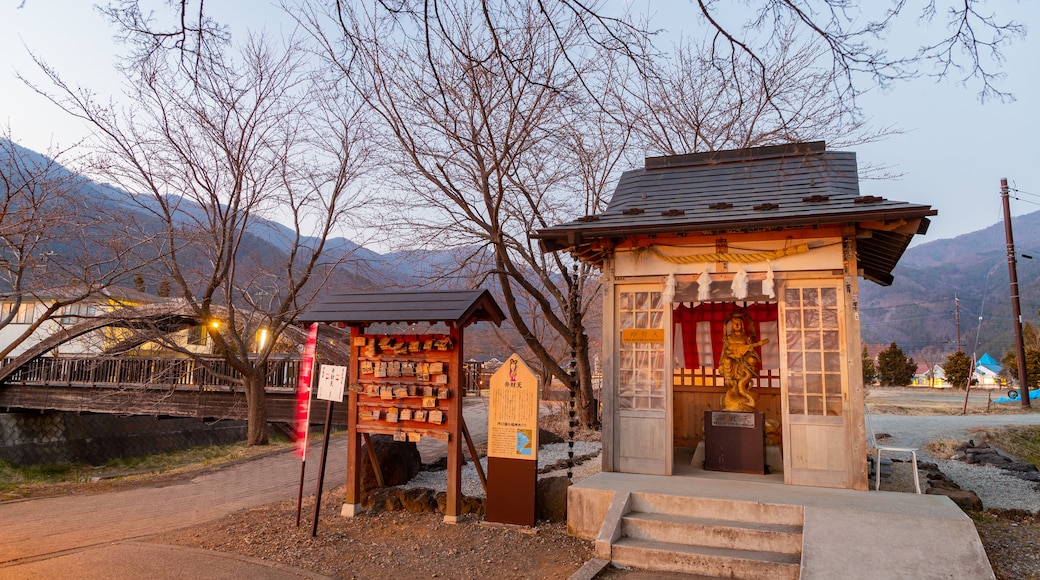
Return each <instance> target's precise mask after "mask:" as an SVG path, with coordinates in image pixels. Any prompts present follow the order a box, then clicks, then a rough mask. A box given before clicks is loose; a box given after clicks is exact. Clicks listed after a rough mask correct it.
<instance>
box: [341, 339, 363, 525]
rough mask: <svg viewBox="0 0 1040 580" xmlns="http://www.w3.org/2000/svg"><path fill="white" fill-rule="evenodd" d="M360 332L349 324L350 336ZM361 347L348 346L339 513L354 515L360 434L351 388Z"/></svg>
mask: <svg viewBox="0 0 1040 580" xmlns="http://www.w3.org/2000/svg"><path fill="white" fill-rule="evenodd" d="M360 334H361V327H360V326H351V327H350V335H351V336H352V337H354V336H359V335H360ZM360 358H361V348H360V347H357V346H353V345H352V346H351V347H350V372H349V373H348V376H349V379H348V381H347V386H348V389H347V490H346V499H344V501H343V510H342V513H341V515H343V516H345V517H351V518H352V517H354V516H356V515H357V514H358V513H360V512H361V435H359V434H358V432H357V417H358V394H357V391H355V390H354V389H352V388H349V387H351V386H353V385H356V384H357V381H358V364H359V363H358V360H359V359H360Z"/></svg>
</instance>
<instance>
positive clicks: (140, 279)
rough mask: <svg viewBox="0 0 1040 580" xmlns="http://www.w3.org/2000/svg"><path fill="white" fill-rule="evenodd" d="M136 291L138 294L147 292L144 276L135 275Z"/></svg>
mask: <svg viewBox="0 0 1040 580" xmlns="http://www.w3.org/2000/svg"><path fill="white" fill-rule="evenodd" d="M134 289H136V290H137V291H138V292H147V290H146V289H145V286H144V276H142V275H140V274H134Z"/></svg>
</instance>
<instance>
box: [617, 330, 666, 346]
mask: <svg viewBox="0 0 1040 580" xmlns="http://www.w3.org/2000/svg"><path fill="white" fill-rule="evenodd" d="M621 342H626V343H632V342H648V343H654V344H660V343H663V342H664V329H663V328H622V329H621Z"/></svg>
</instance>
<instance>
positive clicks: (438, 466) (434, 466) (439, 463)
mask: <svg viewBox="0 0 1040 580" xmlns="http://www.w3.org/2000/svg"><path fill="white" fill-rule="evenodd" d="M446 469H448V457H447V456H441V457H438V458H437V460H436V461H432V462H430V463H423V464H422V470H423V471H444V470H446Z"/></svg>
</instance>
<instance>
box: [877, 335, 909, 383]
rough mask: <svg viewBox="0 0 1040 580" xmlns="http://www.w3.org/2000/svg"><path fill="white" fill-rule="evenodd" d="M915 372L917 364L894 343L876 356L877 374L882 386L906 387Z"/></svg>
mask: <svg viewBox="0 0 1040 580" xmlns="http://www.w3.org/2000/svg"><path fill="white" fill-rule="evenodd" d="M915 372H917V363H916V362H914V359H912V358H909V357H907V356H906V354H904V353H903V349H901V348H899V346H898V345H896V343H894V342H893V343H892V344H890V345H889V346H888V348H887V349H885V350H883V351H881V352H880V353H879V354H878V364H877V373H878V379H879V380H880V381H881V385H882V386H886V387H904V386H907V385H909V384H910V383H911V382H912V381H913V379H914V373H915Z"/></svg>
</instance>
